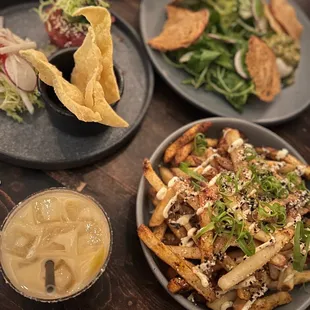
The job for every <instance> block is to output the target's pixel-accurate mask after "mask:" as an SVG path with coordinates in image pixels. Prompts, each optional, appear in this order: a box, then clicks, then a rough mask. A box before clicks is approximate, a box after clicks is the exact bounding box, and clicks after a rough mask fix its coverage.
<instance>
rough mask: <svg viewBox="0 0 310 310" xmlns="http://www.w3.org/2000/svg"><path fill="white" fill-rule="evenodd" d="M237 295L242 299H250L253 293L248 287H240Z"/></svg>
mask: <svg viewBox="0 0 310 310" xmlns="http://www.w3.org/2000/svg"><path fill="white" fill-rule="evenodd" d="M237 296H238V298H240V299H242V300H249V299H250V298H251V294H250V292H249V290H247V289H246V288H238V289H237Z"/></svg>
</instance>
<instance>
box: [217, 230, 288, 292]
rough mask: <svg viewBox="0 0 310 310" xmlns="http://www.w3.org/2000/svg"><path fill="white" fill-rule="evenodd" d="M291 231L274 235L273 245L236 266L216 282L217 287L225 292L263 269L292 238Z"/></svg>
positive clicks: (283, 231)
mask: <svg viewBox="0 0 310 310" xmlns="http://www.w3.org/2000/svg"><path fill="white" fill-rule="evenodd" d="M293 235H294V230H293V229H290V228H288V229H285V230H282V231H278V232H276V233H275V243H274V244H273V245H272V246H269V247H266V248H264V249H262V250H260V251H259V252H257V253H255V254H254V255H252V256H250V257H248V258H247V259H246V260H244V261H243V262H242V263H240V264H239V265H237V266H236V267H235V268H234V269H232V270H231V271H230V272H228V273H227V274H225V275H224V276H222V277H221V278H220V279H219V281H218V286H219V287H220V288H221V289H222V290H224V291H227V290H229V289H230V288H231V287H233V286H234V285H236V284H237V283H239V282H241V281H243V280H244V279H245V278H246V277H247V276H248V275H249V274H252V273H253V272H254V271H256V270H257V269H260V268H261V267H263V266H264V265H265V264H266V263H268V262H269V261H270V259H271V258H272V257H273V256H275V255H276V254H277V253H279V252H280V251H281V249H282V248H283V246H284V245H285V244H287V243H288V242H289V241H290V240H291V239H292V237H293Z"/></svg>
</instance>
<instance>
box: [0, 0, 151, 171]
mask: <svg viewBox="0 0 310 310" xmlns="http://www.w3.org/2000/svg"><path fill="white" fill-rule="evenodd" d="M5 2H6V1H4V3H3V0H1V2H0V8H1V7H3V6H4V4H5ZM18 2H20V1H18V0H16V1H13V0H9V1H7V3H8V4H10V5H12V4H13V3H18ZM36 6H37V3H27V4H20V5H16V6H9V7H7V8H4V9H2V10H0V15H3V16H4V17H5V19H4V22H5V27H8V28H10V29H11V30H12V31H13V32H15V33H17V34H18V35H20V36H21V37H29V38H30V39H32V40H34V41H36V42H37V43H38V45H39V46H40V47H42V46H44V45H46V44H47V43H48V36H47V34H46V33H45V28H44V26H43V24H42V22H41V21H40V19H39V17H38V16H37V14H36V13H35V12H33V11H32V10H31V9H32V8H33V7H36ZM112 35H113V42H114V61H115V63H116V64H117V65H118V67H119V68H120V69H121V71H122V73H123V76H124V93H123V95H122V98H121V100H120V102H119V103H118V104H117V106H116V111H117V113H118V114H119V115H120V116H122V117H123V118H124V119H125V120H126V121H127V122H128V123H129V125H130V126H129V127H128V128H123V129H119V128H107V130H106V131H104V132H103V133H101V134H99V135H97V136H91V137H86V138H85V137H84V138H82V137H74V136H71V135H68V134H66V133H63V132H61V131H59V130H58V129H56V128H54V126H53V125H52V124H51V122H50V120H49V117H48V114H47V112H46V111H45V109H42V110H36V111H35V113H34V115H33V116H30V115H26V116H25V117H24V123H23V124H18V123H16V122H14V121H13V120H11V119H10V118H8V117H7V116H6V115H5V113H4V112H0V159H1V160H4V161H7V162H10V163H13V164H16V165H20V166H24V167H29V168H35V169H66V168H73V167H77V166H82V165H85V164H90V163H92V162H94V161H96V160H98V159H99V158H102V157H105V156H108V155H110V154H111V153H112V152H115V151H116V150H117V149H119V148H120V147H121V146H122V145H124V144H125V143H127V142H128V141H129V139H130V138H131V137H132V136H133V134H134V133H135V132H136V130H137V129H138V125H139V124H140V122H141V121H142V119H143V117H144V115H145V113H146V111H147V108H148V106H149V103H150V99H151V96H152V93H153V85H154V77H153V71H152V67H151V65H150V63H149V61H148V57H147V54H146V52H145V50H144V47H143V45H142V44H141V43H140V41H139V37H138V35H137V34H136V32H135V31H134V30H133V29H132V28H131V27H130V26H129V25H128V24H127V23H126V22H124V21H123V20H122V19H121V18H119V17H118V16H116V22H115V23H114V25H113V26H112Z"/></svg>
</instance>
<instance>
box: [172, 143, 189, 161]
mask: <svg viewBox="0 0 310 310" xmlns="http://www.w3.org/2000/svg"><path fill="white" fill-rule="evenodd" d="M193 148H194V147H193V143H192V142H190V143H187V144H185V145H184V146H182V147H181V148H179V149H178V150H177V152H176V154H175V157H174V161H173V164H174V166H179V164H180V163H181V162H182V161H185V160H186V158H187V157H188V156H189V155H190V153H191V152H192V150H193Z"/></svg>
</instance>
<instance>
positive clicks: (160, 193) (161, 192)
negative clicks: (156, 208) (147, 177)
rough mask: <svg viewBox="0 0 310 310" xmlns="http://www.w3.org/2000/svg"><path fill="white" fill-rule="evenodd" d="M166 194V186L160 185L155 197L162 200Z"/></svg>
mask: <svg viewBox="0 0 310 310" xmlns="http://www.w3.org/2000/svg"><path fill="white" fill-rule="evenodd" d="M166 194H167V188H166V187H162V188H161V189H160V190H159V191H158V192H157V194H156V198H157V199H158V200H163V199H164V198H165V196H166Z"/></svg>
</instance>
